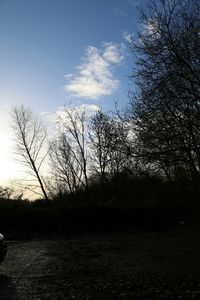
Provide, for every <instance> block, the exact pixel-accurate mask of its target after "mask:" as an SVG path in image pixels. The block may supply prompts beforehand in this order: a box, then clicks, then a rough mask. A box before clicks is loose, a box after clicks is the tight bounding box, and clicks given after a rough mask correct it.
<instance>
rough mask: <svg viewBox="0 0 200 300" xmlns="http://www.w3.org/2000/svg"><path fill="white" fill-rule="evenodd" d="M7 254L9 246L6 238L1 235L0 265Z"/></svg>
mask: <svg viewBox="0 0 200 300" xmlns="http://www.w3.org/2000/svg"><path fill="white" fill-rule="evenodd" d="M6 253H7V245H6V240H5V238H4V236H3V235H2V234H1V233H0V263H2V261H3V260H4V257H5V256H6Z"/></svg>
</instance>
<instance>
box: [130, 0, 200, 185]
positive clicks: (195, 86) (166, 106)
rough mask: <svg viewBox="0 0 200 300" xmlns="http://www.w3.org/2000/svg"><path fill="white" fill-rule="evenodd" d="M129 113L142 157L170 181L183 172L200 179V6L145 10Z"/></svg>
mask: <svg viewBox="0 0 200 300" xmlns="http://www.w3.org/2000/svg"><path fill="white" fill-rule="evenodd" d="M141 24H142V29H141V30H140V33H139V38H138V42H136V43H134V42H132V43H131V45H130V46H131V48H132V50H133V53H134V55H135V53H136V54H137V55H136V66H137V68H136V71H135V73H134V74H133V79H134V81H135V83H136V87H137V91H136V93H135V94H134V95H132V96H131V98H130V107H129V110H130V115H131V119H132V120H134V122H133V124H134V126H135V127H134V130H135V133H136V134H137V137H138V145H139V149H140V155H141V157H144V158H145V159H146V161H147V162H149V163H152V164H153V165H154V166H155V165H156V164H157V166H158V167H160V168H162V169H163V170H165V172H166V173H167V174H168V176H169V177H171V176H174V175H175V174H176V173H177V170H180V168H183V169H184V170H185V171H187V172H188V176H190V177H191V178H192V180H199V179H200V171H199V170H200V142H199V141H200V102H199V99H200V34H199V29H200V5H199V1H195V0H181V1H180V0H160V1H151V2H150V7H149V10H148V11H147V12H146V11H141Z"/></svg>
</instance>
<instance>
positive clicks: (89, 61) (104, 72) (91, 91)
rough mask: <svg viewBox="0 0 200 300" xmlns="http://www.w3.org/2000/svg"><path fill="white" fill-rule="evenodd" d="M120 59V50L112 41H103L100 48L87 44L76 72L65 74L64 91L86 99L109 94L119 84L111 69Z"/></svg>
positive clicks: (121, 57)
mask: <svg viewBox="0 0 200 300" xmlns="http://www.w3.org/2000/svg"><path fill="white" fill-rule="evenodd" d="M122 59H123V56H122V54H121V50H120V48H119V46H118V45H116V44H114V43H104V44H103V47H102V49H98V48H96V47H93V46H89V47H88V48H87V49H86V54H85V57H83V58H82V62H81V64H80V66H78V67H77V72H76V73H75V74H74V75H72V74H67V75H65V79H66V80H67V84H66V85H65V87H64V89H65V92H66V93H68V94H70V95H72V96H75V97H80V98H86V99H99V98H100V97H102V96H107V95H111V94H112V93H113V92H114V91H115V90H116V89H117V87H118V85H119V80H117V79H115V78H114V77H113V74H112V70H113V67H115V66H117V65H118V64H119V63H120V62H121V61H122Z"/></svg>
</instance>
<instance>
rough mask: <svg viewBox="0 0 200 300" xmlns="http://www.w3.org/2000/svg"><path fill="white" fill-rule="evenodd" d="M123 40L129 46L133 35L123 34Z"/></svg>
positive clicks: (126, 32)
mask: <svg viewBox="0 0 200 300" xmlns="http://www.w3.org/2000/svg"><path fill="white" fill-rule="evenodd" d="M122 35H123V39H124V40H125V42H127V43H128V44H130V43H131V42H132V40H133V33H130V32H128V31H125V32H123V34H122Z"/></svg>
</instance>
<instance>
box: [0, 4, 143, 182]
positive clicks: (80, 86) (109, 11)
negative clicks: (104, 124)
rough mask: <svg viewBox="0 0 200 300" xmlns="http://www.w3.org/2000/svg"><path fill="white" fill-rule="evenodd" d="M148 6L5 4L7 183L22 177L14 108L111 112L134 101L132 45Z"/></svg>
mask: <svg viewBox="0 0 200 300" xmlns="http://www.w3.org/2000/svg"><path fill="white" fill-rule="evenodd" d="M146 2H147V0H146V1H145V0H0V166H1V169H0V185H1V184H4V183H5V182H8V181H9V180H12V179H13V178H15V177H17V176H20V168H19V166H18V165H17V163H16V161H15V157H14V154H13V152H14V151H13V149H14V148H13V142H12V139H13V136H12V128H11V127H12V122H11V113H10V112H11V109H12V107H14V106H16V105H21V104H23V105H25V106H29V107H30V108H31V110H33V111H35V112H37V113H38V114H39V115H41V116H45V115H53V114H55V113H56V111H58V110H59V109H60V107H62V106H63V105H64V104H67V103H71V104H73V105H76V106H81V105H83V106H84V107H86V108H87V107H88V109H91V107H99V108H101V109H103V110H105V111H109V110H111V109H113V108H114V104H115V102H116V101H118V103H119V105H121V106H123V105H125V104H126V103H127V101H128V91H129V90H130V89H131V87H132V84H131V82H130V80H129V78H128V77H129V75H130V74H131V70H132V68H133V62H132V56H131V53H130V51H129V49H128V47H127V42H128V40H129V39H130V37H131V36H132V37H133V38H135V37H136V36H137V31H138V17H139V13H138V9H137V7H138V5H142V6H144V5H145V4H146Z"/></svg>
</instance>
